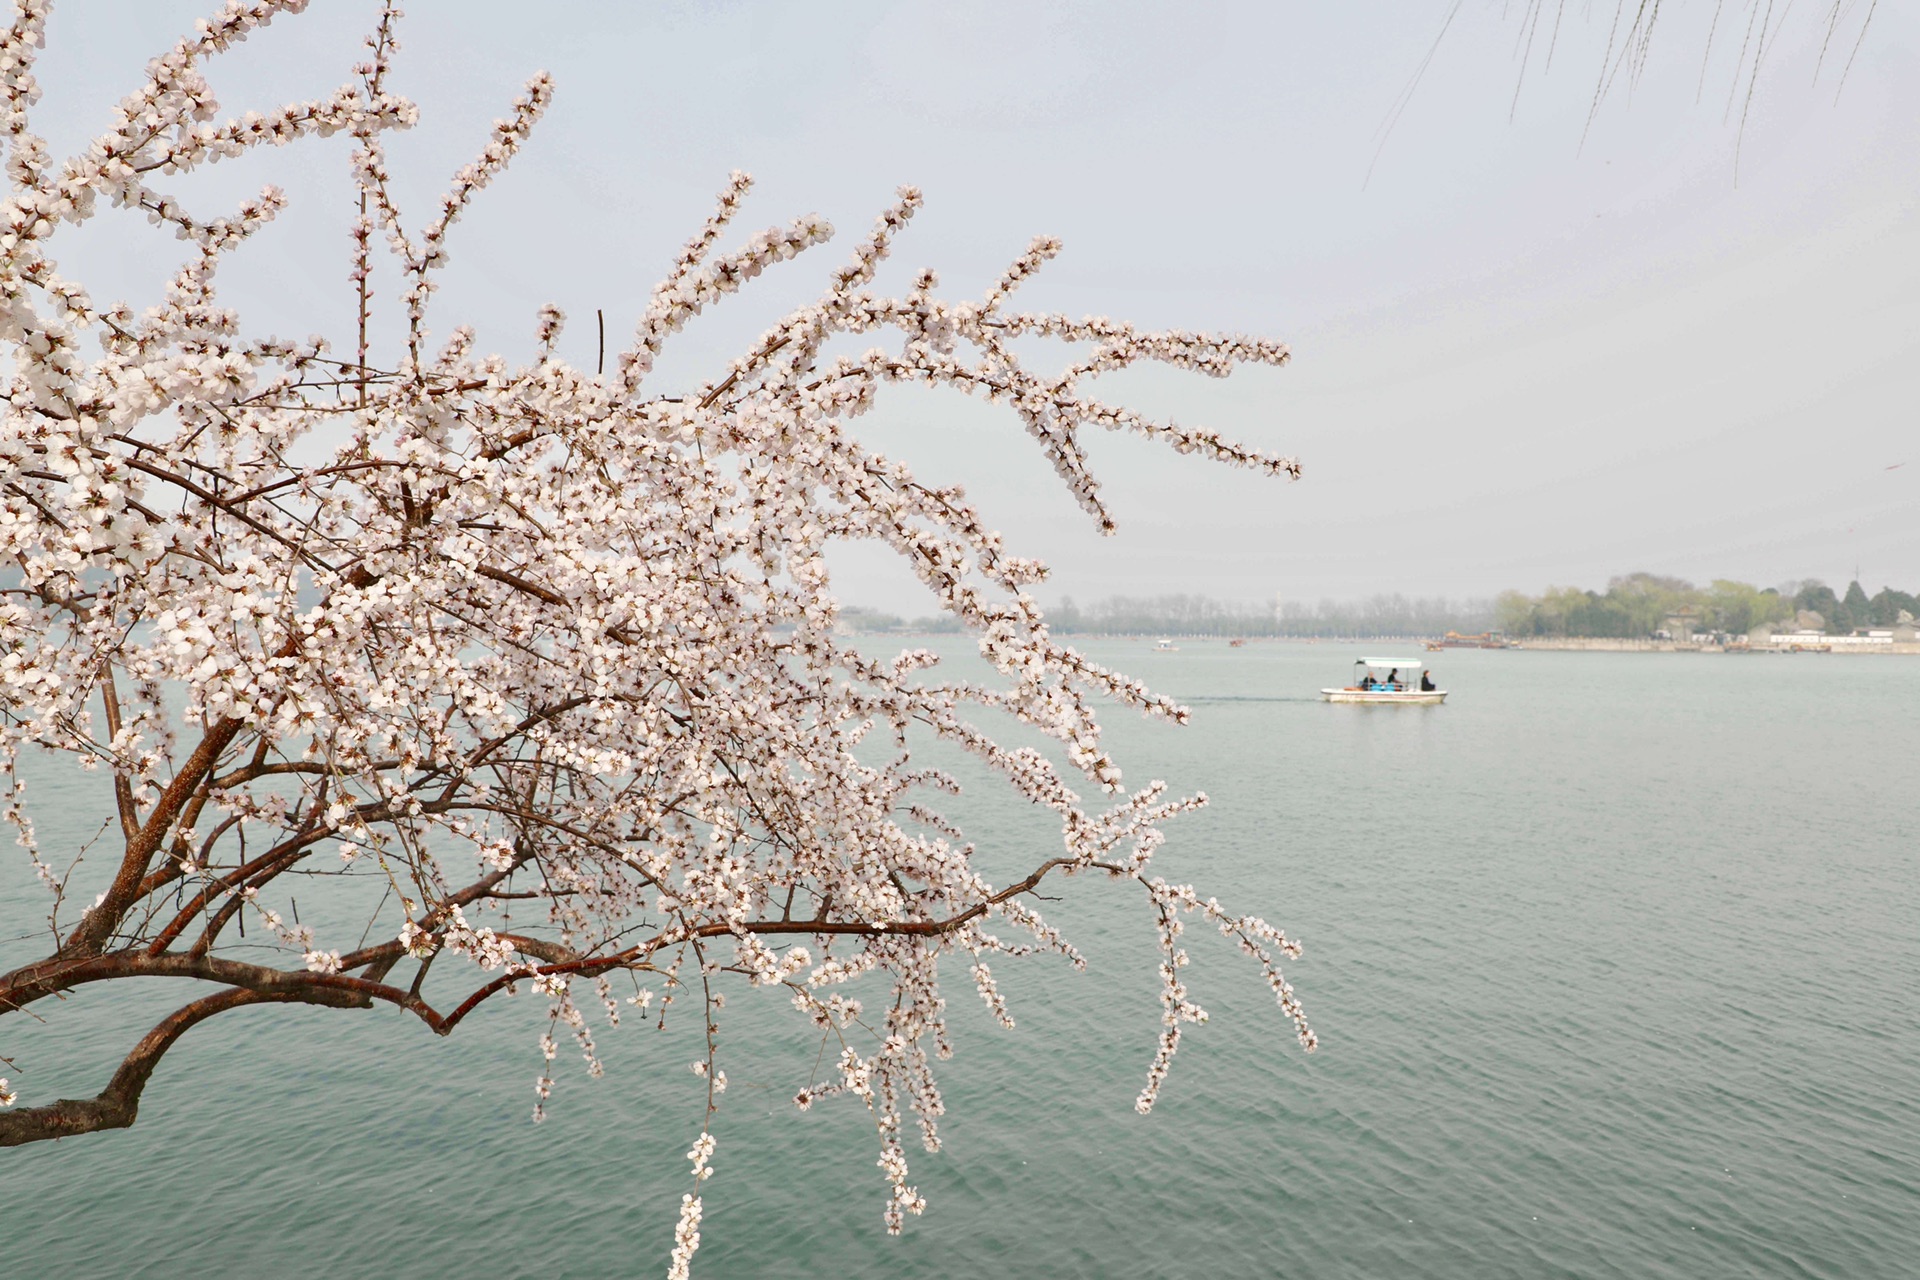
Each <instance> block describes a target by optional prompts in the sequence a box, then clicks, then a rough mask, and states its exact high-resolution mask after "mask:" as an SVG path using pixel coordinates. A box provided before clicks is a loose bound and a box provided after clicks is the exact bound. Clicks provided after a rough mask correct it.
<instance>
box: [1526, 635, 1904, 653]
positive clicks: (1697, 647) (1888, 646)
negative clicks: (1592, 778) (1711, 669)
mask: <svg viewBox="0 0 1920 1280" xmlns="http://www.w3.org/2000/svg"><path fill="white" fill-rule="evenodd" d="M1833 639H1834V640H1835V641H1837V642H1839V643H1834V644H1833V645H1832V646H1831V648H1808V647H1805V645H1804V644H1803V643H1796V644H1795V645H1794V646H1792V647H1791V648H1790V647H1788V646H1787V645H1784V644H1773V645H1757V644H1756V645H1744V644H1736V645H1718V644H1702V643H1700V642H1698V641H1686V640H1647V639H1636V640H1615V639H1607V638H1601V637H1593V636H1527V637H1525V638H1523V639H1522V640H1521V641H1520V642H1519V647H1520V648H1522V649H1557V650H1576V651H1580V652H1586V653H1868V654H1901V653H1907V654H1920V641H1911V640H1896V641H1891V642H1888V643H1882V644H1847V643H1844V642H1843V638H1842V637H1839V636H1835V637H1833Z"/></svg>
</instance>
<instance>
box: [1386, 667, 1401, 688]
mask: <svg viewBox="0 0 1920 1280" xmlns="http://www.w3.org/2000/svg"><path fill="white" fill-rule="evenodd" d="M1383 687H1384V688H1388V689H1398V688H1399V687H1400V668H1398V667H1395V668H1394V669H1393V670H1391V671H1389V672H1387V683H1386V684H1385V685H1384V686H1383Z"/></svg>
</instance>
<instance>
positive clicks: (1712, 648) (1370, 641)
mask: <svg viewBox="0 0 1920 1280" xmlns="http://www.w3.org/2000/svg"><path fill="white" fill-rule="evenodd" d="M845 634H847V635H855V636H862V637H868V638H872V639H881V640H932V639H938V638H941V637H945V636H963V635H965V634H967V633H965V632H959V631H894V630H886V631H863V630H849V631H847V632H846V633H845ZM1056 635H1057V637H1058V638H1059V639H1062V640H1067V641H1069V642H1071V641H1074V640H1137V641H1143V642H1145V641H1154V640H1159V639H1167V640H1174V641H1178V642H1181V643H1188V644H1216V645H1220V646H1223V647H1225V646H1227V645H1228V644H1229V642H1233V641H1237V642H1238V643H1239V645H1241V646H1252V645H1258V644H1312V645H1329V646H1338V645H1349V646H1357V645H1381V646H1393V645H1399V646H1403V647H1409V648H1410V647H1411V646H1413V645H1422V646H1424V645H1425V644H1426V643H1427V642H1428V641H1429V640H1431V639H1435V638H1436V637H1431V636H1227V635H1219V634H1216V633H1209V632H1180V631H1159V632H1144V631H1071V632H1066V633H1056ZM1479 648H1480V646H1477V645H1459V646H1454V647H1450V648H1446V649H1438V650H1427V651H1426V652H1427V653H1428V654H1429V655H1430V656H1431V659H1441V658H1444V657H1445V656H1446V655H1447V654H1449V653H1462V652H1471V651H1475V650H1478V649H1479ZM1508 648H1509V649H1533V650H1538V651H1543V652H1556V653H1760V654H1794V653H1840V654H1862V655H1866V656H1870V657H1886V656H1903V655H1904V656H1915V657H1920V641H1892V642H1887V643H1881V644H1858V643H1848V642H1847V637H1844V636H1827V637H1825V638H1824V642H1822V643H1813V644H1809V643H1806V642H1800V643H1796V644H1792V645H1785V644H1780V645H1746V644H1738V645H1719V644H1702V643H1698V642H1687V641H1681V640H1652V639H1647V638H1635V639H1621V638H1616V637H1612V636H1521V637H1517V638H1516V640H1515V642H1514V643H1513V644H1511V645H1510V646H1508Z"/></svg>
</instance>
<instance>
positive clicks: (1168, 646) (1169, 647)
mask: <svg viewBox="0 0 1920 1280" xmlns="http://www.w3.org/2000/svg"><path fill="white" fill-rule="evenodd" d="M1153 651H1154V652H1155V653H1178V652H1180V647H1179V646H1178V645H1176V644H1174V642H1173V641H1171V640H1155V641H1154V642H1153Z"/></svg>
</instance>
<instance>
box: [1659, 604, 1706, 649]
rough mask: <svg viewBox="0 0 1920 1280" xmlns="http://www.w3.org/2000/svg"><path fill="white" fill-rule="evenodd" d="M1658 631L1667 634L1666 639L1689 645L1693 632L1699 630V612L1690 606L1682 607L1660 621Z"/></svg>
mask: <svg viewBox="0 0 1920 1280" xmlns="http://www.w3.org/2000/svg"><path fill="white" fill-rule="evenodd" d="M1660 629H1661V630H1662V631H1664V632H1666V633H1667V638H1668V639H1671V640H1674V641H1676V642H1678V643H1680V644H1691V643H1693V639H1694V632H1696V631H1698V630H1699V629H1700V612H1699V610H1697V609H1695V608H1694V607H1693V606H1692V605H1690V604H1689V605H1682V606H1681V607H1680V608H1678V609H1675V610H1674V611H1673V612H1672V613H1670V614H1668V615H1667V616H1666V617H1665V618H1663V619H1662V620H1661V622H1660Z"/></svg>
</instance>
